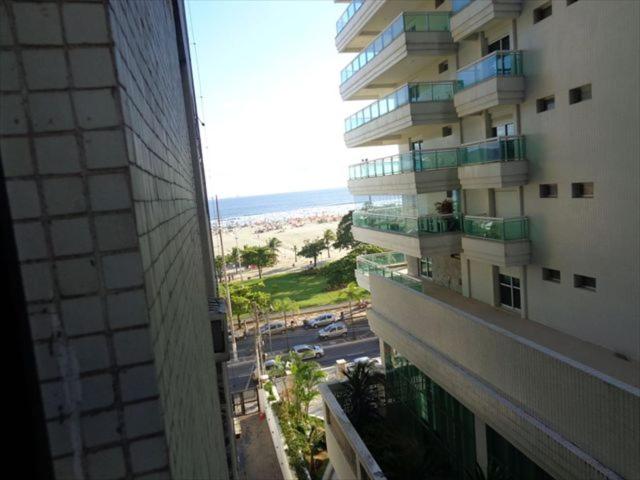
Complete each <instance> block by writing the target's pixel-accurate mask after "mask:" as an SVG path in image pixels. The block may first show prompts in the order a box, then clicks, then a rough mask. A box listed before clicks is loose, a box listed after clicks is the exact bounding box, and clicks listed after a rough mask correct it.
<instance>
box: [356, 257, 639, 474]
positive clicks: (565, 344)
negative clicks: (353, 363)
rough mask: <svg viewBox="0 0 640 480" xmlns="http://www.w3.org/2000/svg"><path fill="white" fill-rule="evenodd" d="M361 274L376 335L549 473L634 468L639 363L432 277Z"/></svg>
mask: <svg viewBox="0 0 640 480" xmlns="http://www.w3.org/2000/svg"><path fill="white" fill-rule="evenodd" d="M368 275H369V284H370V285H369V287H370V289H371V298H372V307H371V309H370V310H369V311H368V314H367V316H368V318H369V323H370V325H371V328H372V329H373V330H374V331H375V333H376V334H377V335H378V336H379V337H380V339H381V340H383V341H384V342H385V343H387V344H389V345H390V346H391V347H393V348H395V349H396V350H398V351H399V352H400V353H401V354H402V355H403V356H404V357H406V358H407V360H408V361H409V362H411V363H412V364H414V365H415V366H416V367H418V368H419V369H420V370H422V371H423V372H424V373H425V374H426V375H428V376H429V377H430V378H432V379H433V381H434V382H436V383H438V384H439V385H441V386H442V387H443V388H444V389H445V390H446V391H448V392H449V393H450V394H451V395H453V396H454V397H456V398H457V399H458V400H459V401H460V402H461V403H463V404H465V405H466V406H467V408H469V409H470V410H472V411H473V412H474V414H475V415H477V416H479V417H480V418H487V419H492V427H494V428H496V429H498V430H500V431H501V434H504V435H505V436H507V437H508V438H511V439H517V440H518V448H520V449H521V450H522V451H523V453H525V454H526V455H528V456H530V458H531V459H532V460H533V461H534V462H536V463H538V464H539V465H540V466H541V467H543V468H544V469H545V470H546V471H547V472H548V473H550V474H552V475H553V476H554V477H556V478H604V477H606V476H607V475H606V474H602V472H607V471H609V472H610V470H607V469H606V468H605V467H604V465H607V466H608V467H611V468H613V469H614V471H615V472H617V474H619V475H621V476H622V477H625V478H626V477H633V476H634V475H635V473H634V472H637V471H638V469H639V468H640V464H639V457H638V455H637V451H636V448H637V445H638V444H639V442H640V438H638V429H637V428H636V427H635V425H637V419H638V414H639V413H640V408H639V404H638V397H639V396H640V389H639V388H638V387H639V384H640V382H639V379H638V375H637V372H638V369H639V368H640V365H639V364H638V362H636V361H631V362H629V361H624V360H621V359H619V358H617V357H615V356H614V354H613V352H611V351H609V350H606V349H604V348H601V347H598V346H596V345H593V344H590V343H587V342H584V341H581V340H578V339H577V338H575V337H573V336H570V335H566V334H564V333H562V332H559V331H557V330H554V329H551V328H549V327H547V326H544V325H542V324H539V323H536V322H533V321H529V320H526V319H522V318H520V317H519V316H518V315H515V314H512V313H509V312H506V311H504V310H502V309H499V308H495V307H493V306H490V305H487V304H484V303H482V302H479V301H477V300H474V299H471V298H467V297H464V296H462V295H460V294H457V293H455V292H453V291H452V290H449V289H447V288H444V287H440V286H438V285H435V284H433V283H432V282H423V284H424V285H422V286H421V287H422V288H421V291H419V290H418V289H417V288H407V287H408V286H407V285H406V283H405V280H404V279H401V276H402V275H401V274H400V273H398V272H397V271H395V272H394V273H393V274H387V275H382V274H378V273H376V272H375V271H373V270H371V271H369V273H368ZM398 280H400V281H398ZM412 280H413V281H414V282H415V279H411V278H410V277H409V280H407V281H409V282H410V281H412ZM409 287H411V286H410V285H409ZM575 392H581V398H584V400H585V401H580V402H576V401H575V398H576V395H575ZM602 432H616V435H613V436H610V435H602ZM541 451H543V452H546V453H545V455H544V456H541V455H540V454H539V452H541ZM536 453H537V454H536ZM600 462H601V463H600Z"/></svg>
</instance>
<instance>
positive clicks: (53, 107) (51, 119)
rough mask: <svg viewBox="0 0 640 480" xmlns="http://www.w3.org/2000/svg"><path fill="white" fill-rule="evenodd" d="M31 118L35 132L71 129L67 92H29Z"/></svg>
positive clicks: (71, 120) (69, 104)
mask: <svg viewBox="0 0 640 480" xmlns="http://www.w3.org/2000/svg"><path fill="white" fill-rule="evenodd" d="M29 105H30V107H31V120H32V122H33V129H34V130H35V131H36V132H48V131H52V130H71V129H72V128H73V127H74V124H73V115H72V113H71V100H70V98H69V94H68V93H67V92H46V93H30V94H29Z"/></svg>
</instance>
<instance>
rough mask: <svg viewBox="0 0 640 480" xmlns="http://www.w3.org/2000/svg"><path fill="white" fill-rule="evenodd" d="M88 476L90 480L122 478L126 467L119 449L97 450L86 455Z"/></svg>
mask: <svg viewBox="0 0 640 480" xmlns="http://www.w3.org/2000/svg"><path fill="white" fill-rule="evenodd" d="M87 462H88V464H89V476H90V478H91V479H92V480H112V479H114V478H124V476H125V474H126V467H125V463H124V455H123V453H122V449H121V448H109V449H106V450H99V451H97V452H95V453H90V454H88V455H87Z"/></svg>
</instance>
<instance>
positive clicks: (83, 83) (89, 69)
mask: <svg viewBox="0 0 640 480" xmlns="http://www.w3.org/2000/svg"><path fill="white" fill-rule="evenodd" d="M69 60H70V64H71V74H72V76H73V83H74V85H75V86H76V87H78V88H88V87H110V86H113V85H115V83H116V80H115V75H114V71H113V62H112V60H111V51H110V49H108V48H74V49H72V50H70V51H69Z"/></svg>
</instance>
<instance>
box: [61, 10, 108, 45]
mask: <svg viewBox="0 0 640 480" xmlns="http://www.w3.org/2000/svg"><path fill="white" fill-rule="evenodd" d="M62 8H63V10H62V16H63V17H64V26H65V31H66V34H67V41H68V42H69V43H106V42H108V41H109V34H108V31H107V18H106V15H105V6H104V5H103V4H102V3H95V4H89V3H64V4H63V5H62Z"/></svg>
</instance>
